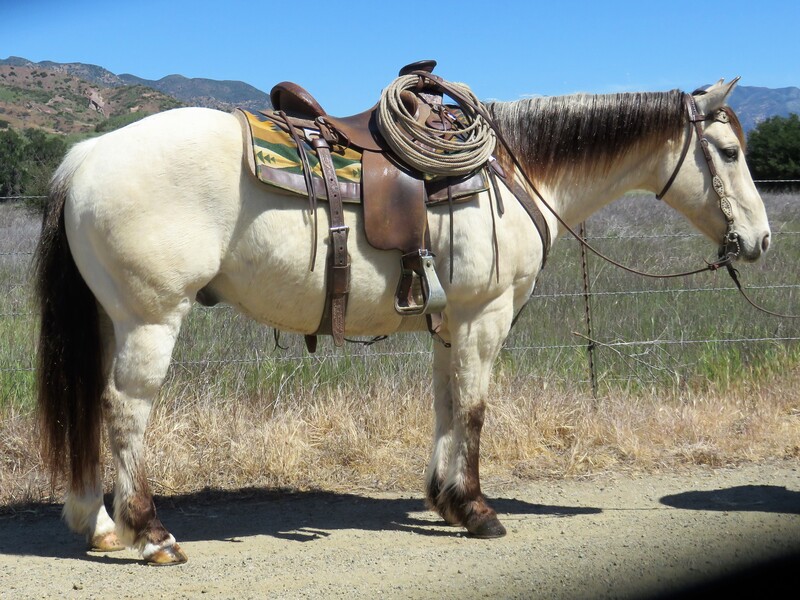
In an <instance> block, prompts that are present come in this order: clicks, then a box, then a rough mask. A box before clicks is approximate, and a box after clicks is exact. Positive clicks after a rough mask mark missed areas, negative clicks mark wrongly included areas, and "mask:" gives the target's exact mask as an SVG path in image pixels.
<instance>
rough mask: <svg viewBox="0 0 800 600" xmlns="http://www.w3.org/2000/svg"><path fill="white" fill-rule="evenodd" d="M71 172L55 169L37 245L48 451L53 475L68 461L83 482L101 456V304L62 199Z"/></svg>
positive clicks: (41, 407) (40, 373)
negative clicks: (77, 253) (77, 254)
mask: <svg viewBox="0 0 800 600" xmlns="http://www.w3.org/2000/svg"><path fill="white" fill-rule="evenodd" d="M69 180H70V176H69V174H62V176H61V177H60V178H59V175H58V174H57V175H56V178H55V179H54V181H53V186H52V189H51V192H50V201H49V206H48V208H47V209H46V213H45V216H44V220H43V223H42V235H41V238H40V239H39V244H38V247H37V249H36V256H35V262H34V265H35V283H36V295H37V299H38V304H39V311H40V331H39V346H38V350H37V383H38V390H37V391H38V407H37V408H38V414H39V423H40V427H41V436H42V451H43V456H44V459H45V461H46V464H47V465H48V467H49V468H50V471H51V474H52V477H53V481H54V482H55V480H56V478H57V477H58V476H59V475H60V474H61V473H63V472H64V471H65V470H66V469H67V468H69V470H70V475H71V479H70V482H71V485H72V488H73V489H75V490H82V489H83V488H84V484H85V483H86V482H91V481H92V480H93V479H92V478H93V477H94V476H95V475H96V473H97V470H98V467H99V463H100V439H101V434H100V425H101V417H102V415H101V401H100V397H101V395H102V392H103V386H104V378H103V367H102V364H101V363H102V350H101V346H100V333H99V323H98V308H97V301H96V300H95V298H94V296H93V295H92V292H91V291H90V290H89V287H88V286H87V285H86V283H85V282H84V280H83V278H82V277H81V274H80V273H79V272H78V268H77V266H76V265H75V261H74V259H73V258H72V254H71V253H70V249H69V244H68V243H67V236H66V231H65V229H64V203H65V201H66V197H67V192H68V186H69Z"/></svg>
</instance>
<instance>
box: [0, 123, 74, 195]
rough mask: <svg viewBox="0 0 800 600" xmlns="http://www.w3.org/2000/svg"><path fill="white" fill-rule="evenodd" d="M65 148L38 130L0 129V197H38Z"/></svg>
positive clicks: (51, 136) (56, 136)
mask: <svg viewBox="0 0 800 600" xmlns="http://www.w3.org/2000/svg"><path fill="white" fill-rule="evenodd" d="M66 150H67V144H66V142H65V141H64V138H63V137H61V136H58V135H48V134H47V133H45V132H44V131H42V130H40V129H26V130H25V132H24V134H19V133H17V132H16V131H14V130H13V129H0V196H21V195H28V196H42V195H46V194H47V188H48V185H49V181H50V177H51V176H52V174H53V171H54V170H55V169H56V167H57V166H58V163H59V162H61V159H62V158H64V154H65V153H66Z"/></svg>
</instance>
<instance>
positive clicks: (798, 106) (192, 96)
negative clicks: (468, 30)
mask: <svg viewBox="0 0 800 600" xmlns="http://www.w3.org/2000/svg"><path fill="white" fill-rule="evenodd" d="M2 67H15V68H22V69H31V70H36V69H38V70H47V71H50V72H54V73H60V74H65V75H69V76H72V77H75V78H77V79H80V80H82V81H85V82H88V83H89V84H91V85H93V86H98V88H100V89H99V90H97V91H98V93H99V94H100V95H103V94H105V96H108V97H120V96H125V95H124V94H122V93H120V92H114V91H113V90H114V89H116V88H126V87H128V88H129V87H137V89H140V90H141V89H145V88H149V89H150V90H154V91H156V92H159V93H160V94H163V95H165V96H168V97H171V98H173V99H175V100H176V101H177V102H178V103H179V105H189V106H205V107H209V108H217V109H220V110H225V111H229V110H232V109H233V108H235V107H243V108H247V109H250V110H262V109H265V108H271V104H270V101H269V95H268V94H267V93H266V92H263V91H261V90H259V89H257V88H255V87H253V86H252V85H250V84H247V83H244V82H242V81H220V80H215V79H206V78H188V77H184V76H183V75H167V76H166V77H162V78H161V79H159V80H152V79H143V78H141V77H138V76H136V75H131V74H127V73H126V74H122V75H116V74H114V73H112V72H111V71H109V70H108V69H105V68H103V67H100V66H98V65H91V64H85V63H58V62H53V61H41V62H38V63H35V62H32V61H30V60H28V59H25V58H21V57H18V56H10V57H8V58H6V59H0V69H1V68H2ZM391 72H393V71H392V70H391V69H387V82H388V80H389V77H390V76H391ZM8 83H9V82H8V80H0V86H2V85H7V84H8ZM36 84H37V85H38V84H39V82H36ZM73 87H75V86H73ZM103 90H109V91H107V92H104V91H103ZM30 93H31V94H33V95H35V94H36V93H38V91H37V90H36V89H32V90H30ZM39 95H41V94H39ZM128 96H130V94H128ZM39 100H44V99H43V98H38V100H37V98H33V99H31V98H25V99H24V102H25V104H26V105H35V104H36V103H37V102H38V101H39ZM147 100H148V103H147V108H146V109H145V110H146V111H151V112H157V111H158V110H163V109H164V107H168V104H169V103H168V102H165V101H157V100H158V98H157V97H153V96H152V95H148V96H147ZM126 103H127V104H126ZM45 104H46V102H38V105H40V110H43V111H45V112H46V111H47V110H49V109H48V108H41V106H44V105H45ZM115 104H116V105H119V106H120V107H122V106H123V105H125V106H128V105H131V106H129V107H128V108H127V110H131V109H132V108H139V107H138V105H135V103H133V102H132V100H130V99H127V100H126V101H125V102H123V101H121V100H118V99H117V100H115V101H113V102H110V104H109V105H110V106H112V107H114V106H115ZM50 105H51V106H50V107H51V108H52V99H51V100H50ZM730 105H731V107H732V108H733V109H734V110H735V111H736V113H737V115H738V116H739V119H740V120H741V122H742V125H743V126H744V128H745V131H749V130H751V129H753V128H754V127H755V126H756V125H757V124H758V123H760V122H761V121H763V120H765V119H767V118H769V117H773V116H784V117H785V116H788V115H789V114H791V113H797V114H800V88H797V87H785V88H777V89H774V88H765V87H750V86H744V85H739V86H737V87H736V89H735V90H734V91H733V94H732V95H731V98H730ZM159 107H161V108H159ZM169 107H171V106H169ZM0 108H2V107H1V106H0ZM120 110H123V108H118V111H120ZM0 119H4V117H3V115H2V114H0ZM6 120H9V119H6ZM89 120H90V121H92V119H89ZM51 128H54V129H56V130H57V127H55V126H51Z"/></svg>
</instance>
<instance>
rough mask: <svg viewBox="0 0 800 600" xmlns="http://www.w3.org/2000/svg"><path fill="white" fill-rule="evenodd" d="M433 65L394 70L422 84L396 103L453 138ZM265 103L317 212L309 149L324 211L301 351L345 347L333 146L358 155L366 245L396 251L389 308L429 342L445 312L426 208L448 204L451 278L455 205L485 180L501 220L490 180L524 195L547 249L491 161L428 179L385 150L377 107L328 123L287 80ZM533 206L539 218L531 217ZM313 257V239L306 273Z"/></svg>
mask: <svg viewBox="0 0 800 600" xmlns="http://www.w3.org/2000/svg"><path fill="white" fill-rule="evenodd" d="M435 65H436V61H433V60H426V61H420V62H416V63H412V64H409V65H407V66H405V67H403V68H402V69H401V70H400V72H399V75H400V76H404V75H408V74H419V75H420V83H419V85H418V87H417V89H416V90H414V92H413V93H412V92H407V91H403V92H402V93H401V98H402V103H403V105H404V107H405V109H406V110H407V111H408V112H409V114H413V115H415V118H416V119H417V120H418V121H419V122H422V123H425V124H426V125H427V126H429V127H431V126H432V127H435V128H436V129H440V130H442V132H443V133H442V135H452V133H449V134H448V132H449V131H450V130H456V134H457V130H458V128H459V127H460V125H459V123H458V120H457V117H454V116H453V114H452V113H451V112H449V111H447V110H445V109H444V104H443V93H442V91H441V88H437V87H435V86H432V85H431V82H430V80H428V79H427V78H426V77H425V75H426V74H431V73H432V72H433V68H434V67H435ZM270 101H271V103H272V107H273V109H272V110H271V111H265V112H264V114H265V115H268V116H269V117H270V118H271V119H273V120H275V121H276V122H277V123H279V124H280V125H281V126H283V127H284V128H285V129H286V130H288V132H289V133H290V134H291V135H292V137H293V138H294V143H295V145H296V146H297V149H298V153H299V154H300V162H301V164H302V170H303V174H304V176H305V181H306V187H307V189H308V193H309V198H310V202H311V206H312V208H313V210H316V197H315V191H314V186H313V182H312V180H311V175H310V171H311V170H310V168H309V161H308V157H307V156H306V155H305V152H306V150H305V149H304V146H303V144H301V143H300V141H301V138H304V139H305V140H306V141H308V142H309V143H310V146H311V148H312V149H313V151H314V152H315V154H316V156H317V158H318V160H319V163H320V167H321V170H322V176H323V180H324V183H325V190H326V192H327V198H328V204H329V210H330V231H329V235H330V248H329V254H328V259H327V265H328V266H327V273H326V277H327V289H328V292H327V300H326V303H325V310H324V313H323V316H322V319H321V321H320V324H319V327H318V329H317V331H316V333H315V334H313V335H307V336H306V345H307V347H308V350H309V351H310V352H314V351H315V349H316V336H317V335H318V334H330V335H332V336H333V339H334V343H335V344H336V345H337V346H341V345H342V344H343V343H344V329H345V309H346V305H347V297H348V294H349V291H350V258H349V255H348V252H347V241H348V227H347V226H346V225H345V223H344V211H343V206H342V194H341V192H340V190H339V183H338V180H337V176H336V173H335V169H334V165H333V160H332V155H331V153H332V152H333V153H335V152H336V151H337V148H344V147H349V148H357V149H359V150H360V151H361V152H362V170H361V177H362V180H361V202H362V205H363V211H364V228H365V233H366V237H367V241H368V242H369V243H370V244H371V245H372V246H373V247H375V248H377V249H379V250H399V251H400V255H401V278H400V281H399V282H398V285H397V290H396V294H395V310H396V311H397V312H398V313H399V314H401V315H404V316H407V315H421V314H424V315H426V318H427V321H428V329H429V330H430V332H431V333H432V334H433V335H435V336H438V332H439V328H440V326H441V311H442V310H443V309H444V307H445V304H446V296H445V293H444V290H443V288H442V285H441V283H440V281H439V278H438V277H437V274H436V271H435V269H434V266H433V265H434V261H433V258H434V256H433V254H432V253H431V252H430V235H429V231H428V224H427V206H430V205H433V204H439V203H443V202H447V203H448V204H449V206H450V219H451V242H450V243H451V256H450V277H451V279H452V272H453V265H452V218H453V202H454V199H457V198H458V197H467V196H470V195H472V194H474V193H476V192H479V191H484V190H486V189H488V185H489V182H491V185H492V186H493V187H494V192H495V193H494V197H495V199H496V202H497V210H498V212H499V214H502V212H503V205H502V201H501V199H500V195H499V193H498V192H499V188H498V184H497V180H496V177H498V176H499V177H500V179H502V180H503V181H504V182H505V183H506V184H507V185H508V186H509V188H510V189H511V190H512V192H514V194H515V195H517V196H518V198H519V197H520V195H523V196H525V198H522V199H520V201H521V203H522V204H523V206H524V207H525V208H526V210H528V213H529V214H530V215H531V218H532V219H533V220H534V223H535V224H536V226H537V228H538V229H539V233H540V235H541V237H542V240H543V241H545V240H546V241H545V244H546V247H547V246H549V239H550V236H549V232H548V231H546V227H547V224H546V221H545V220H544V218H543V217H542V215H541V212H540V211H539V209H538V208H537V207H536V204H535V202H533V201H532V200H531V199H530V197H529V196H528V195H527V193H526V192H525V190H524V188H522V187H521V186H519V185H518V184H516V182H515V181H513V177H511V178H507V177H506V176H505V174H504V173H503V170H502V169H501V168H500V167H499V165H497V164H496V163H497V161H494V160H492V161H490V164H491V167H492V168H486V165H484V166H483V167H481V168H480V169H478V171H477V172H474V173H470V174H468V175H466V176H463V175H462V176H453V177H438V178H433V177H431V176H430V175H429V174H426V173H420V172H418V171H416V170H415V169H413V168H410V167H408V166H407V165H406V164H405V163H404V160H403V156H399V155H397V154H396V153H395V152H393V151H392V150H391V149H390V148H389V146H388V145H387V143H386V140H385V139H384V138H383V136H382V134H381V132H380V130H379V128H378V124H377V112H378V104H376V105H375V106H373V107H372V108H370V109H368V110H365V111H364V112H361V113H359V114H356V115H353V116H349V117H334V116H332V115H329V114H328V113H327V112H326V111H325V110H324V109H323V108H322V106H320V104H319V102H318V101H317V100H316V99H315V98H314V97H313V96H312V95H311V94H310V93H309V92H308V91H307V90H305V89H304V88H303V87H301V86H299V85H298V84H296V83H292V82H288V81H284V82H281V83H278V84H277V85H275V86H274V87H273V88H272V91H271V92H270ZM309 132H313V133H311V134H309ZM437 135H438V134H437ZM531 207H532V208H533V210H534V212H535V213H537V214H533V212H532V208H531ZM493 222H494V221H493ZM315 235H316V234H315ZM496 251H497V248H496V244H495V252H496ZM315 253H316V239H315V240H314V249H313V252H312V262H311V264H312V267H311V268H312V269H313V264H314V260H315V259H314V254H315ZM498 273H499V271H498Z"/></svg>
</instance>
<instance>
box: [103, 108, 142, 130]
mask: <svg viewBox="0 0 800 600" xmlns="http://www.w3.org/2000/svg"><path fill="white" fill-rule="evenodd" d="M147 115H148V113H145V112H138V111H137V112H132V113H126V114H124V115H117V116H115V117H109V118H108V119H106V120H105V121H101V122H100V123H98V124H97V125H95V126H94V131H95V133H105V132H107V131H114V130H115V129H119V128H120V127H125V126H126V125H130V124H131V123H133V122H135V121H138V120H139V119H144V118H145V117H146V116H147Z"/></svg>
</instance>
